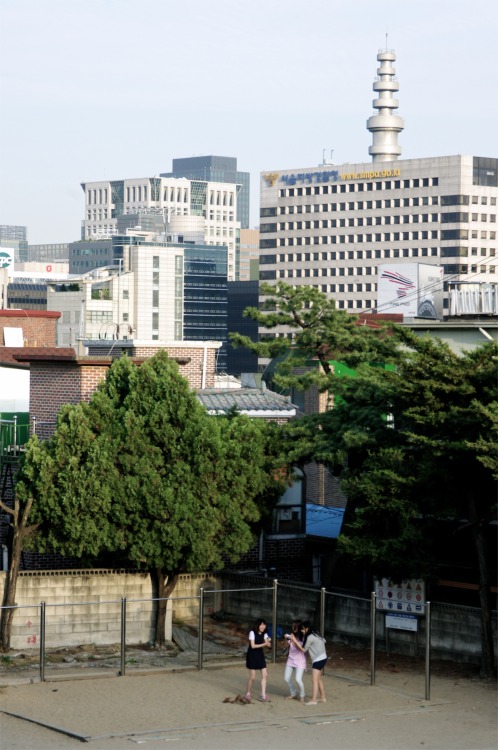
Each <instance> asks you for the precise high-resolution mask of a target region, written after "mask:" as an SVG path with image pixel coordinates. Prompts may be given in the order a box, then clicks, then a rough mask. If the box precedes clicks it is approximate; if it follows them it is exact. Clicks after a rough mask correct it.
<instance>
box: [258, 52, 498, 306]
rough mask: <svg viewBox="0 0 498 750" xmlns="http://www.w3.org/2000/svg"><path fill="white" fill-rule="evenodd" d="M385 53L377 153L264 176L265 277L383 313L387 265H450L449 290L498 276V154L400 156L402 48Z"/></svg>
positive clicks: (373, 127)
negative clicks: (382, 270)
mask: <svg viewBox="0 0 498 750" xmlns="http://www.w3.org/2000/svg"><path fill="white" fill-rule="evenodd" d="M377 59H378V60H379V62H380V67H379V68H378V71H377V72H378V78H377V80H376V81H375V83H374V90H375V91H376V92H377V93H378V98H377V99H374V102H373V106H374V108H375V109H377V114H375V115H373V116H372V117H370V118H369V119H368V121H367V127H368V129H369V130H370V131H371V132H372V134H373V143H372V146H371V147H370V148H369V153H370V155H371V156H372V159H373V161H372V162H370V163H367V162H359V163H355V164H350V163H348V164H342V165H334V164H328V163H326V164H322V165H320V166H318V167H307V168H298V169H285V170H272V171H266V172H264V173H262V175H261V210H260V215H261V224H260V234H261V240H260V280H261V281H267V282H269V283H276V282H278V281H283V282H285V283H287V284H290V285H296V286H297V285H299V286H301V285H312V286H315V287H316V288H318V289H319V290H321V291H323V292H325V293H326V294H327V295H329V296H330V297H331V298H333V299H334V300H335V301H336V303H337V306H338V308H340V309H344V310H348V311H349V312H352V313H358V312H360V311H373V310H376V309H378V311H379V312H382V309H380V307H378V305H377V279H378V266H379V265H380V264H386V263H387V264H396V265H399V267H400V269H401V270H402V265H403V264H413V263H424V264H432V265H437V266H442V268H443V284H444V288H445V289H446V287H447V285H448V282H455V281H456V282H467V281H473V282H475V281H480V282H496V281H497V275H496V271H497V266H498V263H497V260H496V253H497V247H498V242H497V236H496V232H497V225H496V222H497V218H496V217H497V198H498V159H497V158H487V157H481V156H462V155H458V156H437V157H430V158H420V159H408V160H402V159H400V158H399V157H400V154H401V148H400V146H399V145H398V134H399V133H400V132H401V131H402V129H403V124H404V123H403V120H402V119H401V118H400V117H399V116H398V115H396V114H395V110H396V109H397V107H398V102H397V100H396V99H394V98H393V92H395V91H397V89H398V84H397V82H396V80H395V78H394V74H395V70H394V67H393V62H394V60H395V54H394V53H393V52H387V51H385V52H380V53H379V55H378V56H377ZM445 309H446V310H447V309H448V300H447V299H445Z"/></svg>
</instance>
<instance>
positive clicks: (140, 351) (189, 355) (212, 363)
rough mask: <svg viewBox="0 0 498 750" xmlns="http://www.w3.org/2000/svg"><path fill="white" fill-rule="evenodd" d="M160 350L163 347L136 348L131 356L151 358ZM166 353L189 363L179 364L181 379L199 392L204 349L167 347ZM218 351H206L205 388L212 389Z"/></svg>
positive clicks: (212, 349)
mask: <svg viewBox="0 0 498 750" xmlns="http://www.w3.org/2000/svg"><path fill="white" fill-rule="evenodd" d="M161 348H164V347H155V348H154V347H150V346H147V347H145V346H137V347H136V348H135V349H134V350H133V356H135V357H152V356H153V355H154V354H156V353H157V352H158V351H159V350H160V349H161ZM166 351H167V352H168V355H169V356H170V357H172V358H173V359H179V360H186V359H188V360H189V362H187V363H186V364H180V365H179V366H180V373H181V374H182V375H183V377H185V378H187V380H188V381H189V383H190V387H191V388H193V389H195V390H199V389H200V388H202V371H203V368H204V348H202V347H195V348H194V347H183V346H176V347H167V349H166ZM217 352H218V349H214V348H212V347H211V348H209V347H208V349H207V357H206V384H205V387H206V388H213V386H214V376H215V372H216V354H217Z"/></svg>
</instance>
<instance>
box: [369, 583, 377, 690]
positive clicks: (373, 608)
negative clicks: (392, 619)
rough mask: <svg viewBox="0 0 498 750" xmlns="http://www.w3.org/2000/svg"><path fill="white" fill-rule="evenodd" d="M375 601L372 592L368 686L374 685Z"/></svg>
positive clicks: (373, 592)
mask: <svg viewBox="0 0 498 750" xmlns="http://www.w3.org/2000/svg"><path fill="white" fill-rule="evenodd" d="M376 599H377V595H376V593H375V591H372V596H371V599H370V685H375V649H376V643H377V631H376V625H377V619H376V616H377V610H376Z"/></svg>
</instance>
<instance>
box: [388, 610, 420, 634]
mask: <svg viewBox="0 0 498 750" xmlns="http://www.w3.org/2000/svg"><path fill="white" fill-rule="evenodd" d="M386 628H392V629H393V630H412V631H413V632H414V633H416V632H417V630H418V620H417V616H416V615H398V614H396V613H392V614H388V613H387V612H386Z"/></svg>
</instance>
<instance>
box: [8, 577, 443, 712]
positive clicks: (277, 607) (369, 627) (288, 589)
mask: <svg viewBox="0 0 498 750" xmlns="http://www.w3.org/2000/svg"><path fill="white" fill-rule="evenodd" d="M252 592H258V594H260V593H261V592H263V593H265V594H266V595H267V596H266V597H263V598H266V599H268V605H269V600H270V598H271V605H269V606H268V607H267V611H271V628H272V649H271V660H272V662H273V663H275V662H276V660H277V642H278V631H279V624H278V623H279V612H283V610H284V609H285V608H287V610H288V606H289V605H288V603H286V602H285V599H289V596H290V597H291V599H292V606H293V607H296V606H299V607H301V606H302V604H297V602H299V601H301V600H302V597H303V593H304V592H307V593H308V595H311V597H312V599H311V600H310V601H312V600H314V604H312V607H313V608H314V617H312V618H311V619H312V620H313V622H315V623H317V629H318V630H319V631H320V632H321V633H322V634H325V633H327V634H328V633H329V632H332V631H333V630H334V615H335V609H336V606H337V601H338V599H339V598H341V599H350V600H355V599H359V597H354V596H346V595H344V594H337V593H335V592H330V591H327V590H326V589H325V588H321V589H317V588H312V587H309V586H304V585H298V584H290V583H279V581H278V580H277V579H275V580H273V581H272V582H271V585H268V586H262V587H247V588H233V589H225V588H224V589H205V588H204V587H201V588H200V589H199V593H198V594H197V595H190V596H180V597H175V596H171V597H167V598H151V599H127V598H126V597H122V598H121V599H120V600H109V601H98V602H97V601H94V602H91V601H90V602H70V603H67V602H66V603H62V604H59V603H55V604H51V603H48V602H45V601H42V602H40V604H39V605H21V606H18V605H14V606H13V607H1V608H0V611H1V610H5V609H16V611H17V612H20V611H21V610H28V609H31V611H33V609H34V610H35V611H36V613H37V614H36V619H37V620H38V627H37V628H36V625H35V629H37V630H38V633H39V640H38V639H37V637H36V635H32V636H29V637H28V645H31V646H33V645H35V644H36V643H37V641H38V646H39V674H40V680H41V681H42V682H43V681H44V680H45V666H46V661H47V654H46V650H47V647H46V641H47V632H48V630H49V629H50V625H49V626H48V625H47V611H48V610H50V611H52V612H54V613H55V612H57V611H59V612H60V611H62V609H63V608H64V607H66V608H68V607H69V608H70V609H71V613H70V615H69V617H70V618H71V617H72V618H74V619H73V623H74V622H78V625H79V627H80V628H81V617H80V618H79V619H78V617H74V610H75V609H77V608H79V607H82V606H85V607H87V608H88V607H94V608H98V607H102V606H103V605H105V606H106V607H107V609H106V614H107V613H108V608H109V606H110V605H114V606H115V608H116V613H115V615H114V616H113V617H112V625H114V626H115V627H114V629H112V628H110V629H111V631H112V632H114V631H115V632H116V635H117V634H118V632H119V636H118V637H117V640H119V655H120V669H119V672H118V674H119V675H120V676H124V675H125V674H126V654H127V631H128V625H129V624H130V623H131V622H133V620H132V617H131V615H132V613H131V612H130V605H132V604H135V605H144V604H146V605H148V606H146V607H140V606H138V607H136V615H137V616H139V617H140V616H141V615H143V614H144V610H146V612H145V620H146V621H148V623H149V627H150V626H151V622H152V616H153V613H154V609H155V607H157V604H158V603H159V602H166V609H167V610H168V608H169V607H170V605H172V604H174V603H175V602H180V601H191V602H193V603H195V604H196V607H197V632H198V644H197V669H198V670H202V669H203V665H204V661H205V659H204V641H205V626H204V616H205V609H206V604H207V602H208V597H209V596H212V595H215V594H221V595H223V596H226V595H227V594H230V593H237V594H241V595H242V596H243V597H247V595H248V594H250V593H252ZM295 593H298V595H299V596H298V597H295V596H294V594H295ZM260 601H261V600H260ZM361 603H362V607H363V609H364V613H365V619H367V616H368V618H369V623H368V622H365V623H363V627H364V630H365V635H366V636H367V637H368V638H369V641H370V657H371V658H370V684H371V685H375V679H376V652H377V610H376V595H375V592H372V595H371V599H370V602H369V601H368V599H367V600H365V599H362V600H361ZM265 608H266V607H265ZM118 611H119V616H118V614H117V613H118ZM308 611H309V610H308ZM52 618H53V621H52V623H51V629H52V630H53V631H54V632H59V631H58V628H61V627H63V626H64V624H67V621H66V615H64V614H62V615H60V616H59V618H58V619H57V618H54V615H53V614H52ZM268 619H270V618H268ZM282 620H283V617H282ZM284 621H285V622H288V617H287V615H285V620H284ZM27 624H29V625H30V626H31V627H32V628H33V622H32V620H31V619H29V620H28V623H27ZM117 625H119V627H117ZM89 629H90V631H91V626H90V625H89ZM80 632H82V631H80ZM52 635H53V633H52ZM61 645H63V644H61ZM64 645H67V644H64ZM239 651H240V649H239ZM430 662H431V607H430V603H427V607H426V614H425V700H429V699H430Z"/></svg>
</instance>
